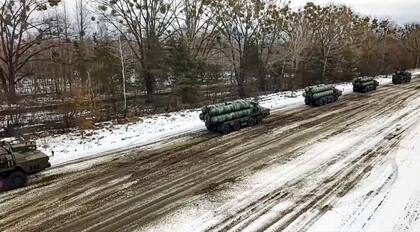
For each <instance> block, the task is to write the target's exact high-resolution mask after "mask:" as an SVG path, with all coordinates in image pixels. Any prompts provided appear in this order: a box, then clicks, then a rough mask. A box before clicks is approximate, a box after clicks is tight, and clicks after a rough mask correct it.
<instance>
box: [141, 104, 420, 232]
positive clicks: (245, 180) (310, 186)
mask: <svg viewBox="0 0 420 232" xmlns="http://www.w3.org/2000/svg"><path fill="white" fill-rule="evenodd" d="M419 107H420V99H416V100H415V101H413V102H411V103H410V106H408V107H406V108H404V109H401V110H399V111H397V112H395V113H393V114H392V115H383V116H382V117H380V118H379V119H378V118H375V119H371V120H367V121H364V122H361V124H359V125H357V126H356V127H355V128H353V129H351V130H347V131H345V132H344V133H341V134H338V135H336V136H333V137H331V138H329V139H327V140H324V141H319V142H317V143H314V144H313V145H311V146H308V147H307V149H306V151H305V152H304V153H303V154H302V155H301V156H299V157H298V158H296V159H293V160H291V161H290V162H288V163H286V164H281V165H280V164H275V165H272V166H269V167H265V168H264V169H262V170H260V171H257V172H255V173H253V174H252V175H249V176H243V177H242V179H241V180H240V181H238V182H236V183H234V184H232V185H229V186H228V187H227V190H224V191H221V192H220V193H218V194H217V195H215V196H212V197H211V196H210V197H209V196H208V195H203V196H201V197H195V198H193V199H191V200H190V201H188V202H185V204H184V206H183V207H181V208H180V209H179V210H177V212H174V213H171V214H169V215H167V216H166V217H164V218H163V219H162V220H161V221H160V223H158V224H151V225H147V226H145V227H142V228H141V229H140V230H139V231H171V232H175V231H207V230H215V231H224V227H225V226H227V227H231V228H230V230H229V231H265V230H266V231H280V230H284V228H282V226H283V225H284V224H282V223H285V224H287V223H286V222H285V221H287V220H288V218H287V217H285V218H282V219H281V220H279V219H278V218H277V217H278V215H282V214H284V213H285V212H288V211H289V210H292V211H293V210H294V209H295V208H297V206H299V203H300V201H301V200H302V198H304V197H303V196H304V195H306V194H308V192H316V191H317V189H318V188H320V187H321V186H322V185H324V184H325V181H326V180H329V179H331V178H333V179H335V178H337V176H338V175H336V173H340V171H342V170H345V168H346V166H348V165H350V164H352V163H353V162H354V160H357V158H358V157H360V156H361V155H360V154H363V153H365V152H369V151H371V150H372V149H375V147H376V146H377V145H378V144H380V143H381V141H383V140H385V141H386V140H388V139H392V138H393V137H394V136H397V135H399V134H400V133H402V132H403V131H404V132H405V133H407V131H411V134H410V135H408V136H406V137H404V138H405V139H404V140H403V142H402V143H401V144H400V146H399V148H398V150H396V151H395V152H394V154H391V155H390V156H389V157H391V158H389V159H388V160H387V161H386V162H382V163H381V165H380V166H379V167H376V168H375V170H374V171H373V172H372V174H371V175H370V176H369V177H368V178H366V180H364V181H363V182H361V183H360V184H359V187H358V190H356V191H354V192H352V193H351V194H348V195H346V196H345V197H344V198H343V199H342V200H340V201H339V202H338V203H336V204H333V205H332V206H333V209H332V210H331V211H328V213H327V214H326V215H325V216H324V217H322V218H321V220H320V221H319V222H318V223H316V225H315V226H313V227H310V230H311V231H420V222H418V221H420V220H419V216H420V182H418V181H417V180H418V178H417V177H418V176H420V146H419V144H420V123H419V122H420V118H419V115H420V108H419ZM378 121H379V122H381V123H378ZM413 125H416V126H415V127H413ZM416 146H417V147H416ZM333 161H334V162H333ZM331 162H333V163H331ZM296 183H300V184H296ZM296 185H297V187H296ZM276 195H285V197H280V198H279V199H278V200H276V201H274V200H273V201H270V200H271V197H275V196H276ZM290 196H291V197H290ZM335 200H336V199H335V198H334V197H333V198H332V199H331V200H330V201H331V202H332V203H334V201H335ZM254 202H260V203H261V205H260V206H258V205H253V203H254ZM270 202H271V203H270ZM334 206H335V207H334ZM318 211H319V210H312V211H309V213H307V215H300V216H299V218H298V219H297V220H294V221H293V223H292V224H290V225H287V228H286V231H299V230H300V229H303V228H302V227H303V226H306V225H307V224H308V222H307V220H310V219H312V218H314V216H313V215H312V214H316V213H318ZM379 211H381V212H379ZM382 211H383V212H382ZM289 214H290V213H289ZM384 221H386V222H384ZM220 222H223V223H222V224H220ZM273 222H276V223H274V224H273ZM416 226H417V227H416ZM280 228H282V229H280Z"/></svg>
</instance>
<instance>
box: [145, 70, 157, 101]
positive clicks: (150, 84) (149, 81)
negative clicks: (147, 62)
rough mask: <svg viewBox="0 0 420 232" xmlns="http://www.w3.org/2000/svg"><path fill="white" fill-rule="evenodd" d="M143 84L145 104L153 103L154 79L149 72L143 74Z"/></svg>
mask: <svg viewBox="0 0 420 232" xmlns="http://www.w3.org/2000/svg"><path fill="white" fill-rule="evenodd" d="M144 84H145V86H146V103H152V102H153V94H154V87H155V86H154V85H155V78H154V76H153V74H152V73H150V72H149V71H145V72H144Z"/></svg>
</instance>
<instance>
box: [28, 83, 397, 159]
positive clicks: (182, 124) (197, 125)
mask: <svg viewBox="0 0 420 232" xmlns="http://www.w3.org/2000/svg"><path fill="white" fill-rule="evenodd" d="M377 79H378V81H379V82H380V83H381V84H382V85H383V84H389V83H391V79H390V78H386V77H384V76H381V77H378V78H377ZM337 88H338V89H340V90H343V93H344V94H350V93H352V84H351V83H342V84H338V85H337ZM302 93H303V91H302V90H298V91H286V92H279V93H275V94H269V95H265V96H261V97H260V104H261V105H262V106H264V107H267V108H270V109H271V110H277V109H284V108H293V107H298V106H302V105H304V103H303V102H304V100H303V97H302ZM199 113H200V112H199V109H195V110H186V111H180V112H173V113H167V114H160V115H154V116H150V117H146V118H145V119H143V120H140V121H138V122H136V123H131V124H126V125H112V124H109V125H107V126H104V127H103V128H102V129H97V130H88V131H84V132H83V136H82V135H81V132H80V131H76V132H72V133H68V134H64V135H58V136H48V137H44V138H40V139H38V140H37V141H36V142H37V144H38V146H39V148H40V150H42V151H43V152H45V153H46V154H48V155H52V154H53V153H54V156H52V157H51V158H50V161H51V163H52V165H53V166H56V165H60V164H65V163H68V162H71V161H74V160H77V159H81V158H87V157H94V156H98V155H104V154H110V153H115V152H118V151H121V150H127V149H131V148H135V147H139V146H144V145H147V144H150V143H154V142H157V141H161V140H164V139H169V138H173V137H176V136H179V135H184V134H187V133H192V132H198V131H204V130H205V126H204V123H203V122H201V121H200V120H199V117H198V115H199Z"/></svg>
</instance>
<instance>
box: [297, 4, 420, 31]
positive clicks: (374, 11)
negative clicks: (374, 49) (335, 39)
mask: <svg viewBox="0 0 420 232" xmlns="http://www.w3.org/2000/svg"><path fill="white" fill-rule="evenodd" d="M291 2H292V6H293V8H299V7H302V6H304V5H305V3H306V2H309V1H307V0H291ZM312 2H315V3H317V4H328V3H340V4H346V5H349V6H351V7H352V8H353V9H355V10H356V11H357V12H359V13H362V14H364V15H369V16H376V17H379V18H381V19H383V18H389V19H392V20H393V21H395V22H396V23H398V24H401V25H403V24H405V23H408V22H420V0H347V1H346V0H312Z"/></svg>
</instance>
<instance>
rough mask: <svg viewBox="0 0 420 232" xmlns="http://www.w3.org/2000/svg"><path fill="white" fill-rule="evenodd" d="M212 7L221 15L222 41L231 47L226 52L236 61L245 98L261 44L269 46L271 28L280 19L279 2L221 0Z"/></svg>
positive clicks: (239, 85) (234, 68) (218, 16)
mask: <svg viewBox="0 0 420 232" xmlns="http://www.w3.org/2000/svg"><path fill="white" fill-rule="evenodd" d="M212 7H213V10H214V11H215V13H216V15H217V16H216V17H217V23H218V29H219V31H220V32H221V33H222V34H223V36H224V38H223V39H222V40H221V41H220V42H221V43H224V42H225V41H226V45H227V47H226V48H227V49H226V48H223V51H224V52H225V53H226V56H227V57H229V59H230V62H231V64H232V68H233V70H234V73H235V77H236V82H237V84H238V93H239V96H240V97H245V96H246V90H245V84H246V80H247V70H249V69H251V67H250V66H251V65H253V64H255V63H258V59H259V58H260V55H259V54H258V52H259V47H266V46H267V44H268V43H267V42H268V41H270V40H266V38H268V37H267V34H268V33H269V32H270V31H269V30H268V28H272V27H273V25H274V24H275V23H276V22H277V18H279V15H280V10H279V5H278V2H277V1H270V0H257V1H254V0H249V1H248V0H246V1H229V0H217V1H215V2H214V3H213V4H212ZM272 38H275V37H272ZM223 47H224V46H223ZM255 58H256V59H255ZM253 59H254V60H253ZM251 60H253V61H251Z"/></svg>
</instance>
